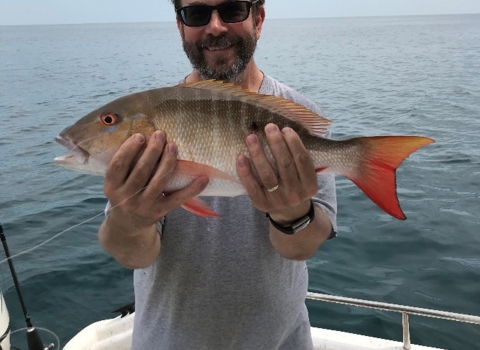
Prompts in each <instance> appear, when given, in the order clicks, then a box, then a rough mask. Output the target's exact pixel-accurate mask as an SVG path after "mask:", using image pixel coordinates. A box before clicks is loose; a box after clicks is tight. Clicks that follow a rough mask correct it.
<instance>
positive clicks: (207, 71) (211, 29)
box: [177, 0, 263, 82]
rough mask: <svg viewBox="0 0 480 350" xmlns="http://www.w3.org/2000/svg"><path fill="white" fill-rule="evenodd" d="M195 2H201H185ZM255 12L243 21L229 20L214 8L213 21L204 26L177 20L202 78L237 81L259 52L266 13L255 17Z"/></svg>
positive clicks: (212, 0) (212, 1)
mask: <svg viewBox="0 0 480 350" xmlns="http://www.w3.org/2000/svg"><path fill="white" fill-rule="evenodd" d="M222 2H224V1H219V0H203V1H202V2H201V3H202V4H205V5H212V6H213V5H218V4H220V3H222ZM193 4H195V5H196V4H199V2H198V1H195V0H184V1H183V2H182V6H188V5H193ZM262 11H263V9H262ZM252 12H253V10H250V15H249V17H248V18H247V19H246V20H245V21H243V22H238V23H225V22H223V21H222V19H221V18H220V16H219V15H218V12H217V11H213V12H212V16H211V19H210V22H209V23H208V24H207V25H205V26H201V27H188V26H186V25H184V24H183V23H182V22H181V21H180V20H179V19H177V25H178V28H179V30H180V35H181V37H182V42H183V49H184V51H185V53H186V54H187V57H188V59H189V60H190V62H191V63H192V66H193V68H194V69H195V70H196V71H197V72H198V73H199V74H200V77H201V78H202V79H217V80H223V81H230V82H233V81H234V80H235V79H236V78H237V77H238V75H239V74H241V73H242V72H243V71H244V70H245V68H246V67H247V65H248V63H249V62H250V60H251V58H252V57H253V54H254V52H255V48H256V46H257V40H258V37H259V34H260V31H261V26H262V23H263V16H262V15H260V14H259V15H257V16H256V17H255V18H254V17H253V16H252ZM262 13H263V12H262Z"/></svg>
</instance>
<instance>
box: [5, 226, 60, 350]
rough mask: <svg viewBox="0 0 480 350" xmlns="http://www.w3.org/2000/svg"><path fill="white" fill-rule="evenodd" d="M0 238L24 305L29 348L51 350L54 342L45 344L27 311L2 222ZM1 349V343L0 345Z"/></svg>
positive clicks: (18, 293)
mask: <svg viewBox="0 0 480 350" xmlns="http://www.w3.org/2000/svg"><path fill="white" fill-rule="evenodd" d="M0 240H1V241H2V244H3V250H4V251H5V255H6V257H7V260H8V266H9V267H10V273H11V274H12V278H13V283H14V284H15V290H16V291H17V295H18V299H19V300H20V305H21V306H22V310H23V316H24V317H25V322H26V323H27V344H28V350H49V349H53V347H54V346H55V345H54V344H49V345H44V344H43V342H42V338H41V337H40V334H39V333H38V330H37V329H36V328H35V327H34V326H33V324H32V320H31V319H30V315H29V313H28V311H27V307H26V306H25V301H24V300H23V295H22V291H21V290H20V283H19V282H18V277H17V273H16V272H15V267H14V266H13V261H12V259H11V258H10V256H11V255H10V250H9V249H8V245H7V238H6V237H5V234H4V233H3V227H2V224H0ZM0 349H1V345H0Z"/></svg>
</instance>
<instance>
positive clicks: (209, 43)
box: [197, 34, 240, 49]
mask: <svg viewBox="0 0 480 350" xmlns="http://www.w3.org/2000/svg"><path fill="white" fill-rule="evenodd" d="M239 42H240V39H239V38H237V37H233V36H228V35H226V34H224V35H221V36H214V35H212V34H208V35H207V37H206V38H205V39H204V40H201V41H199V42H198V43H197V46H198V47H199V48H200V49H205V48H208V47H224V46H225V47H226V46H231V45H236V44H238V43H239Z"/></svg>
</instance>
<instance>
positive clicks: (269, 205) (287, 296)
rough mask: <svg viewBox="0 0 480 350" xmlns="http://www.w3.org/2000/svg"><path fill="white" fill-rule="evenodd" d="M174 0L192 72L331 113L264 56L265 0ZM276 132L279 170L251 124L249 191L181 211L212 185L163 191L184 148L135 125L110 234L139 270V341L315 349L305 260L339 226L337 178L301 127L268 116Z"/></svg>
mask: <svg viewBox="0 0 480 350" xmlns="http://www.w3.org/2000/svg"><path fill="white" fill-rule="evenodd" d="M172 3H173V5H174V7H175V12H176V16H177V17H176V18H177V26H178V30H179V33H180V36H181V39H182V42H183V48H184V50H185V53H186V54H187V56H188V58H189V60H190V62H191V64H192V66H193V71H192V72H191V73H190V74H189V75H188V76H187V77H186V78H185V79H184V81H182V82H183V83H194V82H198V81H200V80H203V79H217V80H223V81H228V82H233V83H234V84H236V85H239V86H240V87H242V88H243V89H246V90H249V91H252V92H256V93H261V94H267V95H276V96H282V97H284V98H288V99H291V100H293V101H294V102H296V103H299V104H301V105H303V106H305V107H307V108H309V109H311V110H313V111H314V112H316V113H318V114H320V110H319V108H318V106H316V104H314V103H313V102H312V101H310V100H309V99H307V98H306V97H304V96H302V95H301V94H299V93H298V92H296V91H294V90H292V89H291V88H289V87H287V86H285V85H284V84H282V83H280V82H278V81H277V80H275V79H273V78H272V77H270V76H268V75H266V74H264V73H263V72H262V71H261V70H260V69H259V68H258V67H257V65H256V64H255V61H254V58H253V56H254V52H255V48H256V45H257V41H258V40H259V39H260V36H261V32H262V26H263V23H264V20H265V7H264V0H254V1H225V0H172ZM227 117H228V116H226V118H227ZM265 132H266V135H267V139H268V142H269V147H270V149H271V152H272V154H273V155H274V156H275V158H276V159H280V158H281V159H282V164H278V167H280V168H279V171H278V174H277V172H275V171H274V169H273V168H272V166H271V164H270V163H269V161H268V159H267V156H266V154H265V152H264V150H263V148H262V147H261V145H260V142H259V140H258V137H257V136H256V135H255V134H252V135H248V136H247V137H246V139H245V142H246V145H247V148H248V150H249V157H248V158H247V157H246V156H245V155H239V156H238V158H237V160H236V161H237V172H238V175H239V178H240V180H241V182H242V184H243V185H244V186H245V188H246V190H247V193H248V196H240V197H235V198H225V197H209V198H206V199H205V201H206V202H207V204H208V205H209V206H210V207H211V208H212V209H213V210H214V211H215V212H217V213H219V214H220V218H214V219H204V218H199V217H197V216H194V215H190V214H187V213H185V212H184V211H182V210H178V209H179V207H180V205H182V204H183V203H185V202H186V201H188V200H189V199H191V198H193V197H195V196H197V195H198V194H200V193H201V192H202V191H203V189H204V188H205V187H206V186H207V184H208V178H206V177H204V176H199V177H198V178H196V179H195V180H193V181H192V183H191V184H190V185H189V186H187V187H186V188H184V189H182V190H179V191H177V192H174V193H170V194H167V195H164V194H163V189H164V188H165V185H166V182H167V180H168V174H170V173H171V172H172V171H173V169H174V168H175V165H176V161H177V158H176V152H177V148H176V145H175V144H173V143H170V142H168V141H167V138H168V135H165V134H164V133H163V132H162V131H157V132H155V133H154V134H153V135H152V136H151V138H150V139H149V140H148V142H147V140H146V139H145V137H144V136H143V135H138V134H137V135H133V136H132V137H131V138H130V139H128V140H127V141H125V143H124V144H123V145H122V147H121V148H120V149H119V150H118V152H117V153H116V154H115V156H114V158H113V159H112V161H111V162H110V165H109V168H108V171H107V175H106V178H105V195H106V196H107V198H108V200H109V208H112V209H111V210H108V209H109V208H107V212H108V215H107V218H106V220H105V221H104V222H103V224H102V226H101V227H100V230H99V241H100V244H101V245H102V246H103V247H104V248H105V250H106V251H107V252H109V253H110V254H111V255H112V256H114V257H115V258H116V260H117V261H118V262H119V263H120V264H121V265H123V266H125V267H128V268H131V269H134V270H135V271H134V285H135V303H136V312H135V325H134V331H133V344H132V349H133V350H145V349H149V350H187V349H192V350H226V349H232V350H256V349H259V350H311V349H312V347H313V345H312V339H311V335H310V322H309V318H308V312H307V308H306V306H305V297H306V293H307V288H308V271H307V266H306V263H305V260H307V259H308V258H310V257H311V256H313V255H314V254H315V253H316V251H317V250H318V248H319V247H320V245H321V244H322V243H323V242H325V241H326V240H327V239H328V238H333V237H335V235H336V197H335V182H334V177H333V175H326V174H319V175H317V174H316V173H315V169H314V167H313V161H312V159H311V157H310V155H309V154H308V152H307V151H306V150H305V147H304V145H303V143H302V141H301V140H300V138H299V137H298V135H297V134H296V133H295V132H294V131H293V130H291V129H290V128H285V129H283V130H280V129H279V128H278V127H277V126H276V125H274V124H268V125H267V126H266V128H265ZM328 136H329V135H326V137H328ZM145 143H147V145H146V146H145ZM254 174H258V176H255V175H254ZM143 187H145V189H144V190H143V191H142V192H139V193H137V191H138V188H143ZM266 213H268V217H267V216H266V215H265V214H266Z"/></svg>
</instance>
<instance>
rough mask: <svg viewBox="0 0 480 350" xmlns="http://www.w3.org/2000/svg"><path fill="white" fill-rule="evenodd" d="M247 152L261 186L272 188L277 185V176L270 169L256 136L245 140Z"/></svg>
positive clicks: (249, 136) (250, 136)
mask: <svg viewBox="0 0 480 350" xmlns="http://www.w3.org/2000/svg"><path fill="white" fill-rule="evenodd" d="M246 143H247V148H248V152H249V153H250V156H251V159H252V162H253V166H254V167H255V170H256V171H257V174H258V177H259V179H260V182H261V184H262V185H263V186H264V187H265V188H273V187H275V186H277V185H278V178H277V174H276V172H275V171H274V169H273V168H272V166H271V164H270V162H269V160H268V158H267V156H266V155H265V152H264V149H263V146H262V144H261V143H260V141H259V139H258V137H257V135H248V136H247V139H246Z"/></svg>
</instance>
